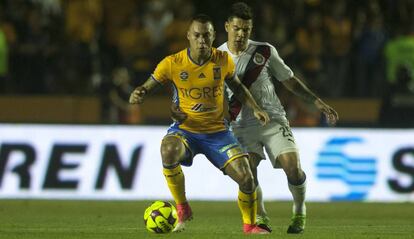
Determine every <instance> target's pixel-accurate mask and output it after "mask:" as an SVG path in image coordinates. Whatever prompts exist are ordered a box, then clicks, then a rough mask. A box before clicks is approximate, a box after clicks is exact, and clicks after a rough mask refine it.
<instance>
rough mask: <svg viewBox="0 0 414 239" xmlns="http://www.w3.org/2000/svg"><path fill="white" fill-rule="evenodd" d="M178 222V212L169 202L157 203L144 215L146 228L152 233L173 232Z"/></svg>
mask: <svg viewBox="0 0 414 239" xmlns="http://www.w3.org/2000/svg"><path fill="white" fill-rule="evenodd" d="M177 222H178V219H177V210H176V209H175V207H174V206H173V205H172V204H171V203H169V202H163V201H155V202H154V203H152V204H151V206H149V207H148V208H147V209H146V210H145V213H144V223H145V227H146V228H147V230H148V231H150V232H154V233H168V232H171V231H172V230H173V229H174V227H175V226H176V225H177Z"/></svg>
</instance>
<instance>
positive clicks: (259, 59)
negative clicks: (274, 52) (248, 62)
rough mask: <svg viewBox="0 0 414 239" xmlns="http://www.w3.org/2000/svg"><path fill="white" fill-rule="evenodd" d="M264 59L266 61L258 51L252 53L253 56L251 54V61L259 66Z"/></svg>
mask: <svg viewBox="0 0 414 239" xmlns="http://www.w3.org/2000/svg"><path fill="white" fill-rule="evenodd" d="M265 61H266V59H265V57H264V56H263V55H262V54H260V53H259V52H256V53H255V54H254V56H253V62H254V63H255V64H256V65H259V66H261V65H263V64H264V63H265Z"/></svg>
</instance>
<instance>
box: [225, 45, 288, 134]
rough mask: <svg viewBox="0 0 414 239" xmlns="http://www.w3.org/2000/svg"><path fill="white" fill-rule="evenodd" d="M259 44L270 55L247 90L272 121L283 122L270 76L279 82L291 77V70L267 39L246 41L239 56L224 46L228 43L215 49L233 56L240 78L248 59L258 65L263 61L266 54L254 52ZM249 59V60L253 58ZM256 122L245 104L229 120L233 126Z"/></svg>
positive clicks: (282, 110) (250, 124)
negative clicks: (232, 118) (245, 46)
mask: <svg viewBox="0 0 414 239" xmlns="http://www.w3.org/2000/svg"><path fill="white" fill-rule="evenodd" d="M262 46H265V47H266V46H267V47H268V48H269V49H270V55H269V56H268V59H267V61H266V63H265V65H264V67H263V69H262V70H261V72H260V73H259V74H258V76H257V79H254V82H253V83H252V84H251V86H250V87H249V90H250V92H251V94H252V95H253V98H254V99H255V100H256V102H257V104H258V105H259V106H260V107H261V108H262V109H263V110H264V111H266V112H267V113H268V114H269V117H270V119H271V120H272V121H276V122H279V123H282V124H283V123H284V124H286V123H287V119H286V112H285V110H284V108H283V106H282V104H281V103H280V100H279V98H278V97H277V95H276V91H275V86H274V84H273V81H272V78H275V79H277V80H278V81H285V80H288V79H290V78H292V77H293V72H292V70H291V69H290V68H289V67H288V66H287V65H286V64H285V63H284V62H283V60H282V59H281V58H280V56H279V53H278V52H277V50H276V48H275V47H274V46H272V45H270V44H269V43H266V42H256V41H251V40H249V41H248V46H247V49H246V50H245V51H243V52H242V53H241V54H240V55H234V54H232V53H231V52H230V50H229V48H228V46H227V42H225V43H224V44H222V45H221V46H220V47H219V48H218V49H219V50H222V51H227V52H228V53H229V55H230V56H231V57H232V58H233V60H234V63H235V64H236V74H237V76H238V77H239V79H240V80H241V81H243V77H244V75H245V72H246V69H247V67H248V64H249V62H250V64H256V65H260V64H261V63H263V62H264V61H265V58H266V57H263V55H261V54H260V53H258V52H256V50H257V48H258V47H262ZM252 57H253V59H252ZM250 59H252V61H251V60H250ZM226 91H227V95H228V99H230V98H231V97H232V95H233V92H232V91H231V90H230V89H229V88H228V87H227V89H226ZM258 124H260V123H259V121H258V120H257V119H256V117H254V114H253V110H252V109H251V108H250V107H248V106H246V107H245V106H242V107H241V111H240V113H239V114H238V115H237V117H236V118H235V120H233V121H232V123H231V125H232V127H233V128H239V127H247V126H252V125H258Z"/></svg>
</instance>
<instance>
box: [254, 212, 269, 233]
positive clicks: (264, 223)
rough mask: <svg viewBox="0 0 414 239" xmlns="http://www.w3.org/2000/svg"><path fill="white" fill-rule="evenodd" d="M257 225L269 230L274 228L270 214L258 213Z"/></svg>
mask: <svg viewBox="0 0 414 239" xmlns="http://www.w3.org/2000/svg"><path fill="white" fill-rule="evenodd" d="M256 225H257V226H258V227H260V228H262V229H265V230H266V231H268V232H272V228H271V227H270V219H269V217H268V216H260V215H257V217H256Z"/></svg>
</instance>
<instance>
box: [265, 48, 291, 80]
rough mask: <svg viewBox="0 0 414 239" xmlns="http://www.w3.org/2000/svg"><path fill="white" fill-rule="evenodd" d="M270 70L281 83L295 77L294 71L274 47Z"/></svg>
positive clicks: (271, 52) (271, 50) (271, 54)
mask: <svg viewBox="0 0 414 239" xmlns="http://www.w3.org/2000/svg"><path fill="white" fill-rule="evenodd" d="M269 68H270V71H271V72H272V75H273V76H275V77H276V78H277V80H279V81H285V80H288V79H290V78H292V77H293V71H292V70H291V69H290V68H289V66H287V65H286V64H285V62H284V61H283V59H282V58H281V57H280V56H279V53H278V52H277V50H276V48H275V47H273V46H270V58H269Z"/></svg>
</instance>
